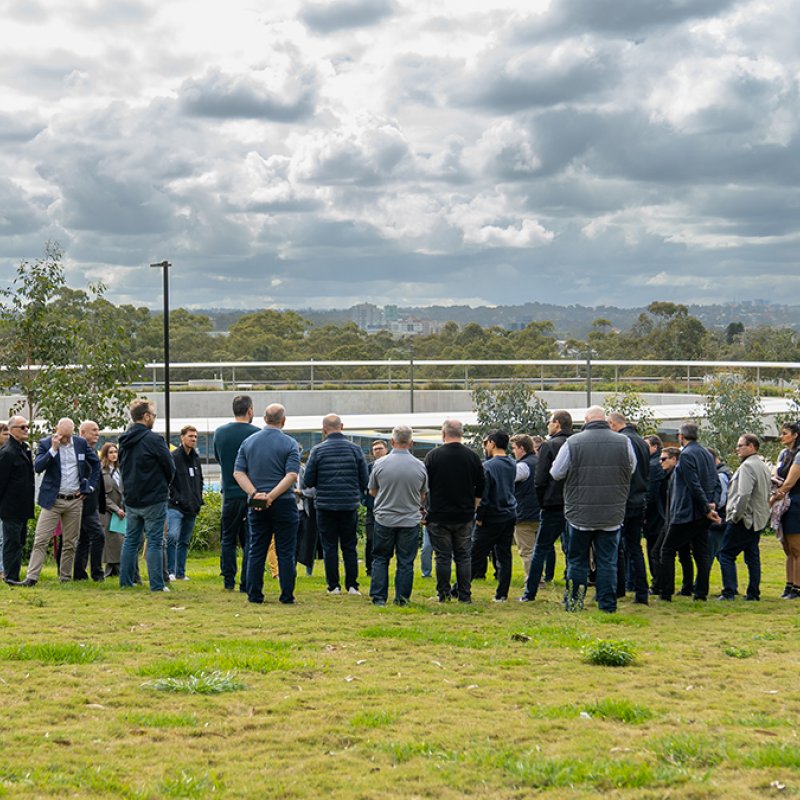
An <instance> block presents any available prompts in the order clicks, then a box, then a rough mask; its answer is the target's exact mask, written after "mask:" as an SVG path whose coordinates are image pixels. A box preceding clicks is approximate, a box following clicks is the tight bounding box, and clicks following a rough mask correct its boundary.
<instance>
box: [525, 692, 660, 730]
mask: <svg viewBox="0 0 800 800" xmlns="http://www.w3.org/2000/svg"><path fill="white" fill-rule="evenodd" d="M530 714H531V716H532V717H533V718H534V719H576V718H577V717H580V716H581V714H588V715H589V716H590V717H592V718H597V719H608V720H614V721H615V722H623V723H625V724H626V725H641V724H642V723H643V722H647V721H648V720H651V719H653V718H654V717H655V716H656V715H655V713H654V712H653V711H651V710H650V709H649V708H647V707H646V706H640V705H637V704H636V703H631V702H629V701H628V700H620V699H613V698H608V699H606V700H598V701H596V702H594V703H586V704H582V703H569V704H567V705H563V706H534V707H533V708H531V709H530Z"/></svg>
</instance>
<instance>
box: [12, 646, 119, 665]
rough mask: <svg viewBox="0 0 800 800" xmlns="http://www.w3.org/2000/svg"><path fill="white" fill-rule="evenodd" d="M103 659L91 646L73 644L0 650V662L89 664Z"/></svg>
mask: <svg viewBox="0 0 800 800" xmlns="http://www.w3.org/2000/svg"><path fill="white" fill-rule="evenodd" d="M102 657H103V651H102V650H101V649H100V648H99V647H97V646H96V645H93V644H82V643H81V644H76V643H74V642H44V643H42V644H15V645H10V646H7V647H2V648H0V660H2V661H40V662H41V663H42V664H53V665H56V666H57V665H61V664H91V663H93V662H95V661H99V660H100V659H101V658H102Z"/></svg>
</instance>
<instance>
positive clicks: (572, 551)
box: [564, 525, 641, 612]
mask: <svg viewBox="0 0 800 800" xmlns="http://www.w3.org/2000/svg"><path fill="white" fill-rule="evenodd" d="M619 536H620V530H619V528H617V530H615V531H583V530H579V529H578V528H574V527H572V525H570V529H569V555H568V556H567V559H568V560H567V589H566V591H565V593H564V599H565V600H566V604H567V608H568V609H576V610H577V609H579V608H582V607H583V597H584V595H585V594H586V586H587V584H588V582H589V548H590V547H591V546H592V545H594V558H595V563H596V566H597V606H598V608H599V609H600V610H601V611H609V612H611V611H616V610H617V553H618V550H619ZM640 552H641V551H640Z"/></svg>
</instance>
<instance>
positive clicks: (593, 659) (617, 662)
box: [583, 639, 636, 667]
mask: <svg viewBox="0 0 800 800" xmlns="http://www.w3.org/2000/svg"><path fill="white" fill-rule="evenodd" d="M583 657H584V660H586V661H587V662H588V663H589V664H596V665H597V666H601V667H629V666H630V665H631V664H633V662H634V661H635V660H636V652H635V650H634V649H633V646H632V645H631V644H630V643H629V642H623V641H618V640H616V639H598V640H597V641H595V642H592V644H590V645H589V646H588V647H586V648H584V651H583Z"/></svg>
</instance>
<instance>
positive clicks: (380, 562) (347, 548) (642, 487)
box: [0, 395, 800, 612]
mask: <svg viewBox="0 0 800 800" xmlns="http://www.w3.org/2000/svg"><path fill="white" fill-rule="evenodd" d="M233 413H234V420H233V421H232V422H230V423H228V424H226V425H223V426H222V427H220V428H219V429H218V430H217V431H216V434H215V437H214V452H215V456H216V458H217V460H218V462H219V465H220V469H221V473H222V494H223V504H222V518H221V552H220V573H221V575H222V578H223V585H224V588H225V589H226V590H228V591H233V590H234V589H235V588H236V581H237V572H238V575H239V590H240V591H241V592H243V593H246V594H247V598H248V600H249V601H250V602H252V603H262V602H264V570H265V565H266V562H267V560H268V559H269V558H270V557H271V554H272V558H271V560H272V561H273V562H274V563H273V564H272V571H273V576H275V577H277V578H278V580H279V585H280V594H279V601H280V602H281V603H284V604H292V603H294V602H295V597H294V590H295V584H296V564H297V561H298V557H299V556H298V553H299V550H298V530H301V531H303V530H305V531H313V536H314V539H315V541H314V542H313V543H312V544H311V552H312V553H313V551H314V549H315V548H316V545H317V541H316V538H317V536H318V537H319V544H320V545H321V549H322V554H323V562H324V567H325V577H326V583H327V591H328V593H329V594H331V595H337V594H342V593H346V594H350V595H360V594H361V589H360V584H359V562H358V556H357V550H356V545H357V531H358V510H359V505H360V504H362V503H363V504H365V505H366V506H367V515H366V516H367V520H366V521H367V525H366V530H367V542H366V561H367V571H368V573H369V574H370V575H371V582H370V590H369V594H370V598H371V600H372V602H373V603H374V604H375V605H378V606H380V605H385V604H386V603H387V602H388V599H389V564H390V561H391V560H392V558H395V559H396V562H397V569H396V576H395V584H394V602H395V603H396V604H398V605H405V604H407V603H408V602H409V601H410V598H411V595H412V591H413V583H414V562H415V559H416V555H417V552H418V548H419V541H420V526H421V525H424V526H425V532H426V534H427V535H426V537H425V538H426V540H427V541H429V542H430V546H431V548H432V550H433V553H434V554H435V558H436V592H437V596H438V599H439V601H440V602H443V603H444V602H448V601H450V600H456V601H458V602H462V603H469V602H471V601H472V580H473V577H477V576H479V575H483V574H485V571H486V564H487V559H490V560H491V562H492V563H493V564H494V567H495V577H496V580H497V587H496V590H495V595H494V601H495V602H505V601H507V600H508V596H509V590H510V584H511V574H512V544H513V543H514V542H516V544H517V546H518V549H519V553H520V556H521V558H522V561H523V567H524V570H525V589H524V592H523V594H522V596H521V597H520V598H519V599H520V601H522V602H532V601H534V600H535V599H536V597H537V592H538V591H539V589H540V588H541V587H542V586H543V585H546V583H547V582H548V581H549V580H552V578H553V574H554V563H555V544H556V542H557V541H559V539H560V540H561V547H562V549H563V551H564V554H565V556H566V572H565V581H566V589H565V594H564V605H565V607H566V608H567V609H568V610H577V609H580V608H582V607H583V605H584V602H585V598H586V592H587V588H588V587H589V586H591V585H595V586H596V599H597V604H598V607H599V608H600V609H601V610H602V611H607V612H613V611H615V610H616V608H617V601H618V598H620V597H623V596H624V595H625V593H626V591H627V590H628V588H630V590H632V591H633V596H634V602H635V603H638V604H648V602H649V599H650V597H651V596H653V595H656V596H658V597H660V599H661V600H664V601H670V600H671V599H672V597H673V595H674V594H675V559H676V556H678V557H679V559H680V561H681V564H682V566H683V569H684V580H683V585H682V588H681V590H680V593H681V594H691V595H692V596H693V597H694V598H695V599H696V600H701V601H702V600H706V599H707V597H708V593H709V574H710V569H711V564H712V562H713V560H714V558H717V559H718V560H719V563H720V568H721V574H722V583H723V590H722V594H721V595H720V597H719V599H720V600H733V599H734V598H735V597H736V595H737V594H738V585H737V575H736V566H735V562H736V558H737V557H738V556H739V555H740V554H744V561H745V564H746V566H747V569H748V576H749V579H748V585H747V590H746V594H745V599H747V600H751V601H752V600H758V599H760V579H761V574H760V558H759V538H760V535H761V532H762V531H763V529H764V528H765V527H766V526H767V524H768V523H769V522H770V517H772V524H773V527H775V528H776V530H777V531H778V533H779V536H780V537H781V541H782V543H783V546H784V549H785V552H786V555H787V568H786V587H785V589H784V593H783V595H782V596H783V597H784V598H785V599H795V598H798V597H800V482H799V481H798V479H799V478H800V443H799V441H798V436H799V434H800V425H798V424H788V425H785V426H783V427H782V428H781V434H780V435H781V441H782V442H783V443H784V445H785V449H784V450H783V452H782V453H781V455H780V458H779V460H778V465H777V467H776V470H775V472H774V474H771V472H770V469H769V467H768V466H767V465H766V463H765V462H764V460H763V459H762V458H761V457H760V455H759V448H760V440H759V438H758V437H757V436H755V435H753V434H749V433H745V434H743V435H742V436H741V437H740V438H739V441H738V444H737V453H738V456H739V459H740V462H741V463H740V466H739V468H738V469H737V471H736V472H735V474H731V473H730V471H729V470H724V469H722V468H721V466H720V464H719V463H718V461H717V463H715V459H714V457H713V455H712V454H711V453H710V452H709V451H708V450H707V449H706V448H705V447H703V446H702V445H701V444H700V443H699V442H698V429H697V426H696V425H693V424H686V425H683V426H682V427H681V429H680V433H679V443H680V445H681V447H680V448H676V447H664V446H663V444H662V442H661V440H660V439H659V438H658V437H657V436H650V437H646V438H642V437H640V436H639V434H638V433H637V432H636V429H635V427H634V426H633V425H632V424H630V422H629V421H628V420H626V419H625V417H624V416H623V415H621V414H619V413H616V412H612V413H609V414H608V415H606V413H605V411H604V410H603V409H602V408H601V407H599V406H593V407H591V408H589V409H588V410H587V412H586V416H585V419H584V425H583V428H582V430H581V432H580V433H573V429H572V428H573V424H572V418H571V416H570V414H569V413H568V412H567V411H563V410H561V411H555V412H554V413H553V414H551V416H550V418H549V420H548V437H547V439H546V440H544V441H542V442H540V443H538V446H537V442H536V441H535V440H534V439H533V438H532V437H530V436H528V435H527V434H516V435H514V436H509V434H508V433H507V432H505V431H502V430H497V431H493V432H491V433H489V434H488V435H487V436H486V437H485V438H484V440H483V450H484V456H485V458H484V459H481V458H480V457H479V456H478V454H477V453H476V452H475V451H474V450H472V449H471V448H469V447H467V446H466V445H465V444H464V443H463V438H464V427H463V425H462V423H461V422H460V421H459V420H456V419H448V420H445V422H444V424H443V425H442V429H441V437H442V444H441V445H440V446H438V447H436V448H434V449H433V450H431V451H429V452H428V453H427V455H426V457H425V460H424V462H423V461H420V460H418V459H417V458H415V457H414V455H413V452H412V448H413V431H412V430H411V429H410V428H409V427H407V426H403V425H399V426H396V427H395V428H394V429H393V431H392V434H391V437H390V441H389V447H387V446H386V443H385V442H384V441H382V440H378V441H376V442H374V443H373V446H372V454H373V461H372V463H369V464H368V463H367V460H366V458H365V456H364V454H363V452H362V451H361V448H360V447H358V446H357V445H356V444H354V443H353V442H351V441H349V440H348V439H347V438H346V437H345V435H344V433H343V430H344V426H343V423H342V420H341V418H340V417H339V416H337V415H336V414H329V415H327V416H326V417H324V418H323V420H322V433H323V439H322V441H321V442H320V443H319V444H317V445H316V446H315V447H313V448H312V449H311V452H310V454H309V457H308V460H307V462H306V463H305V464H303V463H301V451H300V447H299V445H298V443H297V442H296V441H295V440H294V439H293V438H292V437H290V436H288V435H287V434H286V433H285V432H284V431H283V427H284V424H285V421H286V412H285V409H284V408H283V406H281V405H279V404H272V405H270V406H268V407H267V409H266V411H265V414H264V420H265V423H266V427H264V428H259V427H257V426H256V425H254V424H253V417H254V410H253V403H252V400H251V398H249V397H248V396H246V395H242V396H239V397H236V398H235V399H234V401H233ZM130 414H131V425H130V426H129V428H128V430H126V431H125V432H124V433H123V434H122V435H121V436H120V438H119V444H118V445H117V444H114V443H110V442H109V443H106V444H105V445H103V447H102V449H101V451H100V454H99V457H98V454H97V452H96V449H95V448H96V445H97V442H98V440H99V435H100V431H99V428H98V426H97V424H96V423H94V422H92V421H86V422H84V423H82V424H81V426H80V429H79V435H76V434H75V431H74V424H73V422H72V421H71V420H69V419H66V418H65V419H62V420H60V421H59V422H58V424H57V426H56V430H55V432H54V433H53V434H52V435H51V436H48V437H45V438H43V439H41V441H40V442H39V443H38V447H37V450H36V453H35V454H33V453H32V452H31V450H30V448H29V447H28V445H27V438H28V435H29V429H30V427H29V424H28V422H27V420H25V419H24V418H23V417H20V416H15V417H12V419H11V420H9V423H8V425H7V426H0V520H2V526H3V527H2V530H3V545H2V554H3V563H2V564H0V571H4V572H5V575H4V578H5V581H6V583H8V584H11V585H20V586H28V587H30V586H35V585H36V583H37V582H38V581H39V577H40V574H41V570H42V566H43V564H44V560H45V555H46V553H47V548H48V544H49V543H50V541H51V540H53V538H54V535H58V534H60V547H59V548H57V556H58V559H59V578H60V580H61V581H63V582H66V581H70V580H81V579H88V577H89V575H91V577H92V579H93V580H95V581H102V580H104V579H105V578H108V577H112V576H118V577H119V582H120V585H121V586H123V587H127V586H133V585H135V584H137V583H141V579H140V576H139V554H140V550H141V547H142V543H143V540H146V552H145V559H146V563H147V572H148V581H149V585H150V589H151V590H152V591H169V583H170V582H171V581H173V580H182V579H183V580H188V576H186V556H187V552H188V548H189V544H190V541H191V538H192V533H193V530H194V525H195V521H196V518H197V514H198V512H199V510H200V507H201V505H202V502H203V473H202V466H201V463H200V459H199V457H198V454H197V450H196V443H197V430H196V429H195V428H194V427H193V426H191V425H189V426H186V427H185V428H184V429H183V430H182V431H181V445H180V446H179V447H178V448H175V449H174V450H173V451H172V452H170V449H169V448H168V446H167V444H166V443H165V441H164V439H163V438H162V437H160V436H158V435H157V434H155V433H154V432H153V430H152V428H153V423H154V421H155V419H156V411H155V407H154V405H153V404H152V403H151V402H150V401H148V400H146V399H137V400H135V401H134V402H133V403H132V404H131V407H130ZM34 472H38V473H43V479H42V483H41V487H40V490H39V496H38V503H39V505H40V507H41V511H40V514H39V518H38V521H37V525H36V532H35V536H34V541H33V548H32V551H31V555H30V560H29V563H28V569H27V572H26V575H25V578H24V580H20V569H21V559H22V552H23V546H24V543H25V536H26V531H27V521H28V520H29V519H30V518H31V517H33V510H34V488H33V487H34V481H33V476H34ZM309 500H312V501H313V502H311V503H310V502H309ZM310 508H312V509H313V512H312V513H313V520H311V519H308V513H309V509H310ZM714 527H716V528H717V530H718V531H720V534H719V535H718V536H716V537H713V536H710V531H712V530H713V528H714ZM165 534H166V535H165ZM643 536H644V539H645V542H646V552H647V557H648V559H647V560H648V563H649V568H650V580H649V581H648V575H647V567H646V564H645V559H644V555H643V552H642V537H643ZM306 544H308V543H306ZM238 548H241V551H242V561H241V569H238V568H237V549H238ZM301 549H308V548H307V547H305V548H301ZM340 552H341V560H342V562H343V564H344V576H343V578H344V580H343V583H342V575H341V573H340ZM311 558H312V559H313V555H312V556H311ZM312 565H313V562H312ZM87 567H89V569H90V573H87ZM453 567H455V581H453Z"/></svg>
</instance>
